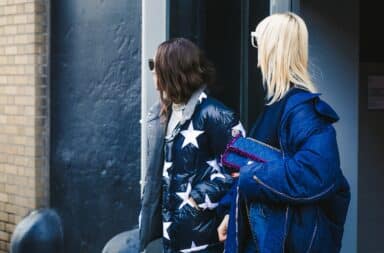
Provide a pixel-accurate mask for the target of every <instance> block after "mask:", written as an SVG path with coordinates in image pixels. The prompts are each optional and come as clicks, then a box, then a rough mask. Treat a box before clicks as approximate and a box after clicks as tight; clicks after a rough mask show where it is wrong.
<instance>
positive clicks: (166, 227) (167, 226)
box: [163, 222, 172, 240]
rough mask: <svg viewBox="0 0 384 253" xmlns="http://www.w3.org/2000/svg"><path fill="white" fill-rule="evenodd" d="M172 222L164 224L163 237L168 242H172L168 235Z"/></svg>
mask: <svg viewBox="0 0 384 253" xmlns="http://www.w3.org/2000/svg"><path fill="white" fill-rule="evenodd" d="M171 224H172V222H163V237H164V238H165V239H167V240H171V239H169V235H168V228H169V226H171Z"/></svg>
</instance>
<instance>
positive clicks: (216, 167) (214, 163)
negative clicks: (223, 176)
mask: <svg viewBox="0 0 384 253" xmlns="http://www.w3.org/2000/svg"><path fill="white" fill-rule="evenodd" d="M206 163H207V164H208V165H209V166H210V167H212V168H213V171H214V172H218V173H221V169H220V166H219V164H218V163H217V160H216V159H213V160H210V161H207V162H206Z"/></svg>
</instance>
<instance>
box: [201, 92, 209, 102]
mask: <svg viewBox="0 0 384 253" xmlns="http://www.w3.org/2000/svg"><path fill="white" fill-rule="evenodd" d="M206 98H207V94H205V92H202V93H201V94H200V96H199V102H200V103H201V102H203V99H206Z"/></svg>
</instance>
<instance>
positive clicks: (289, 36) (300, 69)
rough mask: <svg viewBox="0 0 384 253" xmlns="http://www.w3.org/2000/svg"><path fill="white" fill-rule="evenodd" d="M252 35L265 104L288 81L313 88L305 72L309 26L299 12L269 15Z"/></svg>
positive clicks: (287, 86)
mask: <svg viewBox="0 0 384 253" xmlns="http://www.w3.org/2000/svg"><path fill="white" fill-rule="evenodd" d="M254 35H255V37H256V41H257V44H258V57H259V59H258V66H259V67H260V68H261V73H262V76H263V85H264V89H266V93H267V94H266V98H267V101H268V103H267V104H273V103H274V102H276V101H278V100H280V99H281V98H283V97H284V95H285V94H286V93H287V92H288V91H289V89H290V87H291V83H292V84H293V85H294V86H295V87H301V88H304V89H307V90H309V91H311V92H314V91H315V87H314V84H313V83H312V81H311V77H310V75H309V73H308V30H307V27H306V25H305V23H304V21H303V20H302V19H301V18H300V17H299V16H297V15H296V14H294V13H291V12H287V13H279V14H273V15H271V16H268V17H267V18H265V19H263V20H262V21H261V22H260V23H259V24H258V25H257V27H256V30H255V32H254Z"/></svg>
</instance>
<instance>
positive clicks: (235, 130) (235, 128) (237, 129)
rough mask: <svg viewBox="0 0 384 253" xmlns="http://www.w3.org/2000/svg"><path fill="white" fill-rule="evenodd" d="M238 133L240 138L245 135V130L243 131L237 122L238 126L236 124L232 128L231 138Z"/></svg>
mask: <svg viewBox="0 0 384 253" xmlns="http://www.w3.org/2000/svg"><path fill="white" fill-rule="evenodd" d="M239 133H241V135H242V136H245V135H246V132H245V129H244V127H243V125H242V124H241V122H239V124H237V125H236V126H234V127H232V136H233V137H235V136H236V135H238V134H239Z"/></svg>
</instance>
